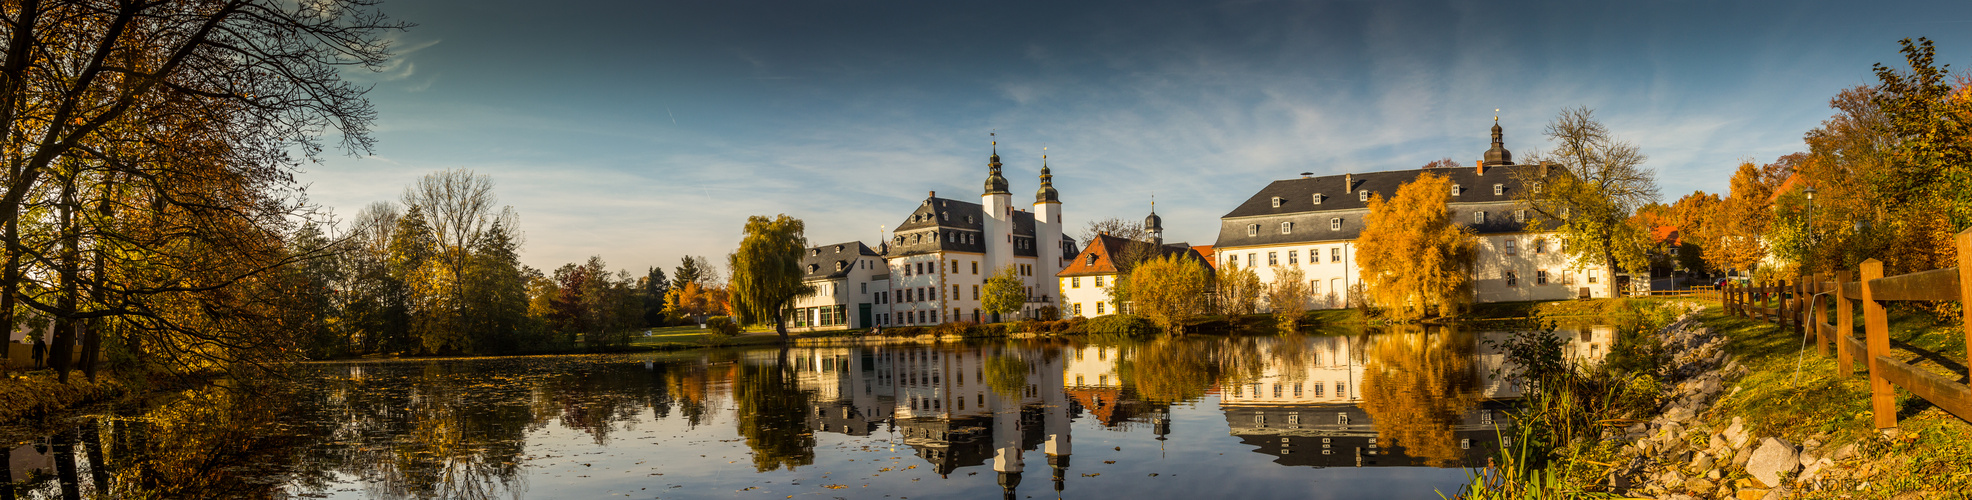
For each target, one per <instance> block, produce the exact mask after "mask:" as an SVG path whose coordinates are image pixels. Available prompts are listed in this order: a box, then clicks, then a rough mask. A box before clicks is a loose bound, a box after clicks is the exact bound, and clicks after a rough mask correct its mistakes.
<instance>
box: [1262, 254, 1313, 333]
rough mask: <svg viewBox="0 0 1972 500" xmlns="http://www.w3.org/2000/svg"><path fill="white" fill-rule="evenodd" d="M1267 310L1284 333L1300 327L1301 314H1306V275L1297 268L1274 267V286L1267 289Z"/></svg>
mask: <svg viewBox="0 0 1972 500" xmlns="http://www.w3.org/2000/svg"><path fill="white" fill-rule="evenodd" d="M1267 308H1268V309H1271V310H1273V312H1274V322H1275V324H1277V325H1280V328H1281V330H1282V331H1284V332H1289V333H1292V332H1294V331H1295V329H1296V328H1298V327H1300V326H1301V314H1302V313H1306V312H1308V281H1307V275H1306V274H1304V273H1302V272H1301V268H1300V267H1298V266H1274V284H1273V286H1269V287H1267Z"/></svg>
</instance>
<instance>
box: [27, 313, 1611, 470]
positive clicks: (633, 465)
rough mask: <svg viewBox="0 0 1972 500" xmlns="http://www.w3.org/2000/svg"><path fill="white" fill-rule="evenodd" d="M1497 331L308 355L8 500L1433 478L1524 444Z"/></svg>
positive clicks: (178, 406)
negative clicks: (286, 378) (669, 351)
mask: <svg viewBox="0 0 1972 500" xmlns="http://www.w3.org/2000/svg"><path fill="white" fill-rule="evenodd" d="M1560 334H1562V335H1567V336H1568V338H1569V339H1570V345H1569V349H1571V355H1576V356H1597V355H1599V354H1600V353H1601V352H1605V351H1606V350H1607V346H1608V342H1609V339H1608V336H1609V330H1608V329H1607V328H1597V329H1585V330H1580V331H1576V330H1565V331H1562V332H1560ZM1502 336H1503V334H1497V333H1488V334H1472V333H1449V332H1429V333H1427V332H1423V331H1412V332H1401V333H1379V334H1369V335H1332V336H1304V335H1295V336H1286V337H1265V338H1245V337H1242V338H1230V339H1228V338H1223V337H1210V338H1191V339H1180V340H1158V341H1116V342H1104V341H1081V340H1054V341H1020V342H993V343H980V344H940V345H908V346H867V347H838V348H795V349H787V350H780V349H772V348H768V349H750V350H729V351H711V352H698V353H692V354H689V355H617V356H563V357H530V358H501V359H471V360H436V361H393V362H365V363H336V364H315V365H308V366H307V367H305V368H304V370H307V371H308V373H306V374H305V376H304V377H301V378H300V379H299V381H297V382H292V383H284V384H280V388H279V389H278V390H272V391H268V390H263V391H254V392H250V393H249V392H246V391H236V390H225V389H213V390H202V391H195V392H190V393H187V394H184V395H182V396H181V397H179V398H175V399H172V400H169V401H163V402H158V403H155V404H153V405H150V406H148V407H145V408H136V409H130V410H126V411H123V412H121V413H119V414H112V415H103V416H100V417H98V418H95V419H93V420H91V421H90V423H88V424H86V425H83V426H81V427H80V428H77V429H75V430H73V431H67V432H59V433H55V434H52V435H46V436H42V437H39V438H36V439H34V440H33V441H32V442H29V443H21V444H18V445H15V446H13V447H12V449H11V450H9V452H8V457H9V467H8V469H7V471H6V472H5V474H7V476H6V477H0V480H5V481H6V482H11V483H12V484H13V485H14V486H13V487H12V488H9V489H7V490H6V491H5V492H0V497H7V498H85V497H89V496H92V495H95V494H97V493H99V492H101V493H104V494H106V495H108V496H126V495H132V494H135V493H137V492H146V491H148V492H154V493H157V494H160V495H163V496H167V497H253V498H260V497H277V498H278V497H287V498H295V497H300V498H409V497H420V498H422V497H444V498H488V497H499V498H662V499H670V498H677V499H686V498H721V499H724V498H788V497H790V496H792V497H795V498H898V499H905V498H921V499H935V498H1030V497H1032V498H1054V497H1059V498H1220V497H1231V498H1438V494H1437V492H1440V491H1442V492H1445V493H1447V494H1450V493H1452V492H1454V491H1456V490H1457V488H1458V487H1459V485H1461V484H1463V483H1464V482H1465V480H1466V477H1467V474H1468V473H1469V470H1468V469H1467V468H1468V467H1474V466H1481V465H1483V464H1484V463H1485V462H1486V458H1487V457H1488V456H1491V455H1492V454H1493V453H1495V451H1496V450H1497V449H1499V447H1500V446H1502V445H1503V444H1510V442H1508V443H1503V442H1502V439H1503V438H1502V437H1501V436H1503V435H1510V431H1511V422H1510V421H1509V420H1508V419H1507V418H1506V414H1507V410H1508V406H1507V405H1508V404H1510V401H1511V400H1512V399H1514V398H1515V397H1517V396H1518V395H1519V392H1518V389H1517V387H1516V386H1515V385H1514V384H1513V383H1512V382H1510V380H1509V379H1508V378H1507V377H1503V376H1502V374H1503V373H1504V372H1503V370H1504V371H1506V372H1510V367H1503V366H1501V363H1502V359H1501V355H1500V354H1498V353H1497V352H1496V351H1494V350H1493V349H1492V347H1491V343H1492V342H1490V341H1492V340H1497V339H1498V338H1500V337H1502ZM1501 430H1505V431H1507V432H1504V433H1503V432H1501ZM1507 439H1508V440H1509V441H1510V438H1507Z"/></svg>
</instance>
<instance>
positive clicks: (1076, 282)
mask: <svg viewBox="0 0 1972 500" xmlns="http://www.w3.org/2000/svg"><path fill="white" fill-rule="evenodd" d="M1068 287H1069V288H1081V287H1082V277H1081V276H1076V277H1073V278H1068Z"/></svg>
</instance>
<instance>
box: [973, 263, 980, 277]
mask: <svg viewBox="0 0 1972 500" xmlns="http://www.w3.org/2000/svg"><path fill="white" fill-rule="evenodd" d="M972 274H979V261H976V260H975V261H972Z"/></svg>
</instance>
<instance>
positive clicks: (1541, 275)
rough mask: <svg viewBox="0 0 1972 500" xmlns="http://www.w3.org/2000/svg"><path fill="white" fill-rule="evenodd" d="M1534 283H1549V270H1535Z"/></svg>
mask: <svg viewBox="0 0 1972 500" xmlns="http://www.w3.org/2000/svg"><path fill="white" fill-rule="evenodd" d="M1534 284H1536V285H1545V284H1547V271H1534Z"/></svg>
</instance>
